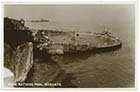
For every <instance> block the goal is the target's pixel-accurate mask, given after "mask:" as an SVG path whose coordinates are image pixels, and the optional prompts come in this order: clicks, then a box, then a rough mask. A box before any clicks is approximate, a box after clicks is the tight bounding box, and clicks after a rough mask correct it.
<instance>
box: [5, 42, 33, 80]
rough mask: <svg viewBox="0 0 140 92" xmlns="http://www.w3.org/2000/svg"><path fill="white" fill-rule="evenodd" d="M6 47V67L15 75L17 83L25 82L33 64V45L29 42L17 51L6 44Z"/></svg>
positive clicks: (20, 46)
mask: <svg viewBox="0 0 140 92" xmlns="http://www.w3.org/2000/svg"><path fill="white" fill-rule="evenodd" d="M4 47H5V49H4V50H5V52H4V58H5V61H4V66H5V67H7V68H8V69H10V70H11V71H12V72H13V73H14V77H15V82H23V81H24V80H25V79H26V76H27V74H28V72H29V71H30V69H31V67H32V64H33V44H32V43H31V42H28V43H25V44H22V45H19V46H18V47H17V48H16V49H15V50H13V49H12V48H11V47H10V45H8V44H6V43H5V45H4Z"/></svg>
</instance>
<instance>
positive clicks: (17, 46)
mask: <svg viewBox="0 0 140 92" xmlns="http://www.w3.org/2000/svg"><path fill="white" fill-rule="evenodd" d="M3 6H4V8H3V31H4V32H3V33H4V42H3V43H4V44H3V45H4V46H3V47H4V51H3V53H4V61H3V68H2V69H3V88H135V69H136V68H135V63H136V62H135V32H136V31H135V30H136V28H135V27H136V21H135V19H136V15H135V14H136V13H135V9H136V6H135V4H115V3H113V4H103V3H102V4H47V3H43V4H31V3H29V4H27V3H17V4H16V3H8V4H6V3H5V4H4V5H3Z"/></svg>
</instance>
